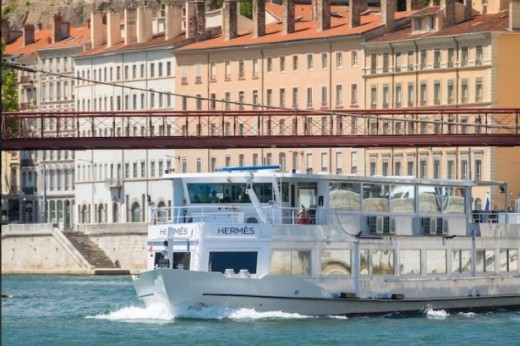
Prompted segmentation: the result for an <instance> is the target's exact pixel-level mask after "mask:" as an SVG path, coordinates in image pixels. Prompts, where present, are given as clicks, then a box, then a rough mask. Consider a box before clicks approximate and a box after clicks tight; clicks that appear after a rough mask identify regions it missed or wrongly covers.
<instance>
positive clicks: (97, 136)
mask: <svg viewBox="0 0 520 346" xmlns="http://www.w3.org/2000/svg"><path fill="white" fill-rule="evenodd" d="M1 138H2V147H3V148H4V149H12V150H21V149H27V150H29V149H121V148H127V149H143V148H148V149H153V148H157V149H159V148H172V149H174V148H175V149H193V148H215V149H216V148H254V147H282V148H296V147H365V148H368V147H378V146H384V147H425V146H428V147H429V146H433V147H444V146H504V147H508V146H509V147H510V146H519V145H520V109H518V108H516V109H504V108H498V109H491V108H484V109H475V108H438V109H431V108H428V109H426V108H420V109H419V108H417V109H393V110H332V111H330V110H327V111H325V110H323V111H302V110H294V111H291V110H261V111H259V110H251V111H142V112H136V111H133V112H119V111H118V112H17V113H4V114H2V124H1Z"/></svg>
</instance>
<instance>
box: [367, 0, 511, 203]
mask: <svg viewBox="0 0 520 346" xmlns="http://www.w3.org/2000/svg"><path fill="white" fill-rule="evenodd" d="M459 5H460V4H457V8H458V6H459ZM504 7H507V6H504ZM504 7H502V8H504ZM421 13H422V15H421ZM508 15H509V13H508V10H506V9H505V10H502V11H500V8H499V7H497V9H496V13H490V11H489V10H488V13H487V14H486V15H475V16H474V17H473V18H471V19H469V20H465V21H462V19H463V18H462V19H461V18H459V20H460V21H461V22H460V23H458V24H457V23H456V24H454V25H453V26H450V27H446V26H445V25H444V24H443V23H444V20H443V17H444V16H445V12H444V9H443V8H441V7H431V8H427V9H423V10H421V11H419V12H417V13H416V14H414V15H413V16H412V18H413V19H412V25H411V28H406V29H402V30H398V31H396V32H393V33H391V34H388V35H385V36H383V37H381V38H376V39H374V40H372V41H370V42H368V43H367V44H365V46H364V47H365V54H364V59H365V61H364V66H365V67H364V70H363V76H364V81H365V90H366V93H365V103H366V105H367V108H368V107H370V108H377V109H384V108H409V109H410V108H415V107H431V108H439V107H443V106H449V107H475V108H477V109H482V108H490V107H494V108H497V107H519V106H520V99H519V98H518V92H517V89H516V87H515V81H517V80H518V79H519V78H520V70H519V69H518V68H517V67H516V66H515V64H517V63H518V62H517V60H518V56H520V55H519V54H520V51H519V46H520V34H518V33H515V32H514V30H513V31H512V30H510V28H508V23H509V22H508ZM457 17H460V14H457V15H455V18H457ZM438 18H440V20H437V19H438ZM443 25H444V27H443ZM402 120H403V121H402V124H401V125H400V126H402V128H403V134H405V133H406V134H425V133H430V134H431V133H440V132H439V131H441V130H440V121H441V117H440V116H422V117H421V116H420V117H418V118H416V119H414V120H418V121H413V122H412V121H410V117H408V118H407V117H405V116H403V118H402ZM444 121H446V119H444ZM448 121H453V123H454V124H456V125H454V126H452V128H453V133H455V134H471V133H475V132H477V131H478V124H476V125H475V124H474V122H475V118H474V117H471V116H469V115H468V116H465V115H457V116H454V117H453V119H451V118H450V119H448ZM393 124H395V122H394V123H393ZM394 126H395V125H394ZM450 131H451V130H450ZM519 156H520V147H516V148H490V147H448V148H420V149H393V148H386V149H381V148H378V149H369V150H366V157H365V162H366V172H367V174H383V175H414V176H418V177H424V178H441V179H470V180H499V181H505V182H506V183H507V185H508V193H510V194H511V196H510V197H514V198H517V195H518V193H519V192H520V179H518V176H519V174H520V164H518V159H517V157H519ZM515 160H516V162H515ZM487 192H489V193H490V196H491V206H492V208H495V209H503V208H505V207H506V206H505V205H504V202H503V200H504V198H503V197H502V196H499V194H500V193H501V192H500V191H499V189H498V188H496V189H489V188H481V189H480V190H479V191H478V193H477V196H476V198H475V200H474V204H473V208H474V209H482V208H483V207H484V203H485V199H486V196H487ZM507 207H510V206H507Z"/></svg>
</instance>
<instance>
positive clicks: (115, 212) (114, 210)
mask: <svg viewBox="0 0 520 346" xmlns="http://www.w3.org/2000/svg"><path fill="white" fill-rule="evenodd" d="M112 222H113V223H116V222H119V207H118V205H117V202H114V203H112Z"/></svg>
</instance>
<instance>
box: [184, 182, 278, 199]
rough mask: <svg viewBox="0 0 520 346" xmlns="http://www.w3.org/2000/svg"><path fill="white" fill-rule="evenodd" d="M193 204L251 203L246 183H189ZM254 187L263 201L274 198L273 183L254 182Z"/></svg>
mask: <svg viewBox="0 0 520 346" xmlns="http://www.w3.org/2000/svg"><path fill="white" fill-rule="evenodd" d="M187 188H188V196H189V198H190V203H191V204H197V203H251V201H250V199H249V196H248V195H247V194H246V184H245V183H188V184H187ZM253 189H254V191H255V193H256V195H257V197H258V199H259V200H260V202H261V203H268V202H269V201H271V200H273V199H274V197H273V185H272V184H271V183H254V184H253Z"/></svg>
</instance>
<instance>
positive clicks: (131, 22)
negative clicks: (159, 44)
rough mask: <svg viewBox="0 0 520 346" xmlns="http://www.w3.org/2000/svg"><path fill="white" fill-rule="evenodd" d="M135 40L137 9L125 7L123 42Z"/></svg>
mask: <svg viewBox="0 0 520 346" xmlns="http://www.w3.org/2000/svg"><path fill="white" fill-rule="evenodd" d="M135 41H137V11H136V9H135V8H125V44H130V43H133V42H135Z"/></svg>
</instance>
